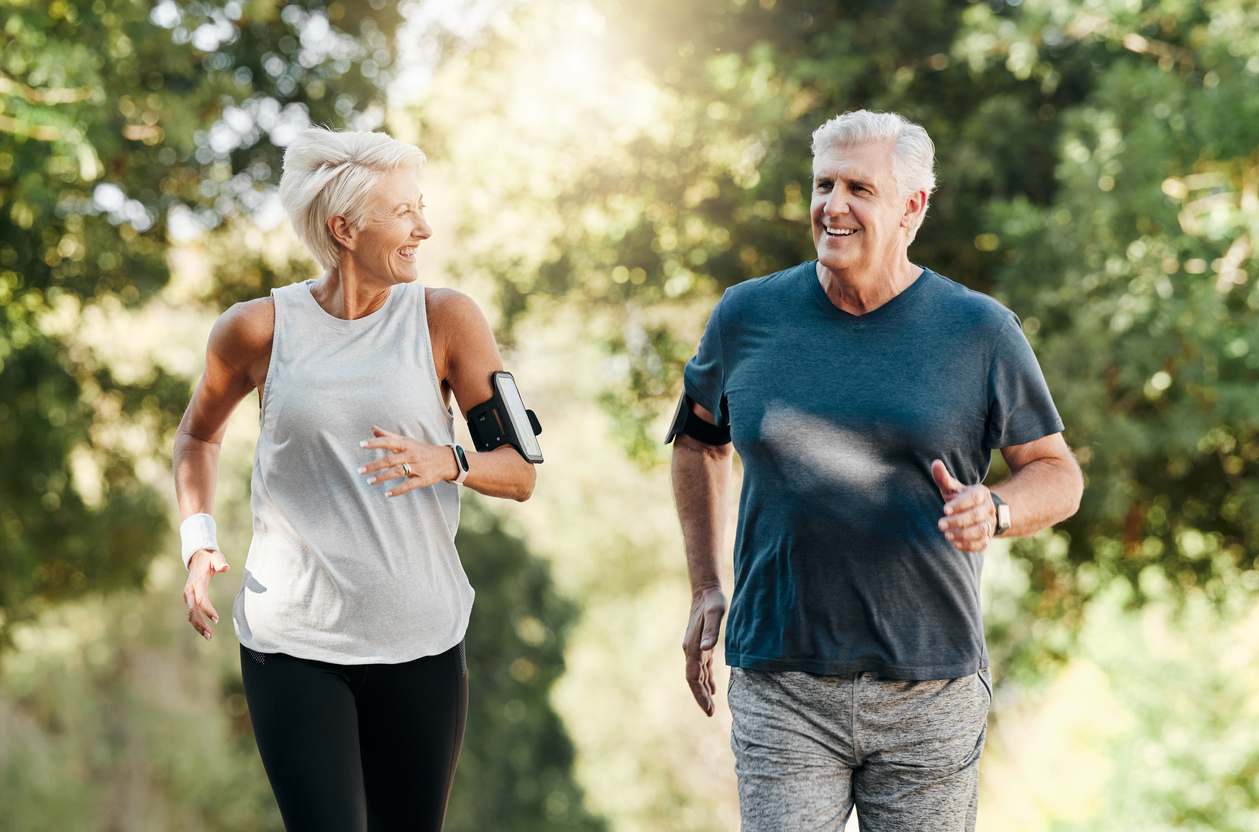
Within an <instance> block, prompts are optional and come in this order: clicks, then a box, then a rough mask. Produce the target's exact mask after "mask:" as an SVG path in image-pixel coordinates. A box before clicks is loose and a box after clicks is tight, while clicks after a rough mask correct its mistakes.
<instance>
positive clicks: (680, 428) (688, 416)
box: [664, 393, 730, 445]
mask: <svg viewBox="0 0 1259 832" xmlns="http://www.w3.org/2000/svg"><path fill="white" fill-rule="evenodd" d="M693 404H694V402H693V401H692V400H691V397H690V396H688V395H686V394H685V393H683V394H682V398H680V399H678V409H677V412H676V413H674V414H673V424H671V425H669V435H668V436H666V437H665V438H664V443H665V444H666V445H668V444H669V443H670V442H672V441H673V439H674V437H675V436H677V435H678V434H679V433H685V434H686V435H687V436H689V437H691V438H692V439H696V440H698V441H700V442H703V443H704V444H705V445H729V444H730V426H729V425H726V426H725V427H719V426H717V425H714V424H713V423H711V422H707V421H705V420H704V419H702V418H700V417H699V416H697V415H696V414H695V411H694V410H692V409H691V405H693Z"/></svg>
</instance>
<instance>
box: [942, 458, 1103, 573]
mask: <svg viewBox="0 0 1259 832" xmlns="http://www.w3.org/2000/svg"><path fill="white" fill-rule="evenodd" d="M1001 455H1002V456H1003V457H1005V461H1006V464H1007V465H1009V466H1010V476H1009V478H1008V479H1006V480H1005V481H1003V482H1001V483H1000V484H998V485H996V486H994V487H993V488H992V489H991V491H990V490H989V489H988V488H987V487H985V486H983V485H972V486H964V485H962V484H961V483H960V482H958V481H957V480H955V479H954V478H953V476H952V475H951V474H950V473H949V472H948V471H947V470H946V469H945V467H944V463H943V462H940V461H939V460H936V461H935V462H934V463H933V464H932V467H931V473H932V476H933V477H934V478H935V481H936V485H937V486H939V488H940V493H941V494H942V495H943V496H944V499H945V501H946V502H945V504H944V517H943V518H942V519H941V520H940V529H941V530H942V531H943V532H944V533H945V535H946V536H947V537H948V539H949V540H950V541H952V543H953V545H954V547H956V548H958V549H961V550H962V551H966V552H977V551H979V550H981V549H983V548H984V547H985V546H987V545H988V539H989V536H990V535H991V534H992V532H993V530H994V529H995V528H996V522H997V517H996V508H995V507H994V506H993V503H992V497H991V494H996V495H997V496H998V497H1000V498H1001V499H1002V500H1004V501H1005V502H1006V503H1007V504H1009V506H1010V528H1009V530H1008V531H1007V532H1006V533H1005V535H1003V536H1004V537H1030V536H1031V535H1034V534H1036V533H1037V532H1039V531H1041V530H1042V529H1047V528H1049V527H1050V526H1052V525H1053V524H1055V523H1060V522H1062V521H1063V520H1066V519H1067V518H1068V517H1070V516H1071V515H1073V514H1075V512H1076V510H1077V509H1079V507H1080V497H1081V495H1082V494H1083V493H1084V476H1083V475H1082V474H1081V473H1080V466H1079V465H1078V464H1076V461H1075V456H1074V455H1073V454H1072V453H1071V449H1070V448H1068V447H1067V443H1066V440H1064V439H1063V438H1062V434H1061V433H1053V434H1050V435H1049V436H1045V437H1042V438H1040V439H1036V440H1033V441H1031V442H1027V443H1024V444H1022V445H1010V446H1009V447H1006V448H1002V449H1001Z"/></svg>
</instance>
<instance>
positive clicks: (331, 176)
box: [280, 127, 425, 269]
mask: <svg viewBox="0 0 1259 832" xmlns="http://www.w3.org/2000/svg"><path fill="white" fill-rule="evenodd" d="M424 162H425V156H424V151H422V150H420V149H419V148H418V147H415V146H413V145H409V144H407V143H406V142H400V141H398V140H397V139H395V138H392V137H391V136H389V135H387V134H385V133H364V132H340V131H336V130H325V129H323V128H321V127H312V128H310V129H309V130H303V131H302V132H301V133H299V134H298V136H297V138H296V139H295V140H294V141H293V143H292V144H290V145H289V146H288V150H286V151H284V174H283V175H282V176H281V177H280V202H281V203H283V205H284V210H285V211H287V212H288V215H289V219H291V220H292V221H293V230H294V231H296V232H297V236H298V237H300V238H301V240H302V242H304V243H305V244H306V247H307V248H308V249H310V253H311V254H313V255H314V256H315V259H316V260H318V261H319V265H321V266H323V267H324V268H325V269H331V268H333V267H334V266H336V265H337V262H338V261H339V260H340V259H341V246H340V245H339V244H338V243H337V241H336V240H334V239H333V237H332V234H331V232H330V231H329V230H328V219H329V218H330V217H335V216H338V215H342V216H344V217H345V218H346V219H347V220H348V221H349V223H350V225H352V226H353V227H354V228H356V229H361V228H362V227H363V223H364V221H365V219H366V216H365V215H366V212H367V206H368V204H369V203H370V201H371V196H372V191H373V190H374V188H375V185H376V180H378V179H379V178H380V177H381V176H382V175H384V174H387V173H392V172H394V171H396V170H407V169H410V170H411V171H413V172H414V173H416V174H418V173H419V172H420V168H422V167H423V166H424Z"/></svg>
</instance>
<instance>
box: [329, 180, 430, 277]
mask: <svg viewBox="0 0 1259 832" xmlns="http://www.w3.org/2000/svg"><path fill="white" fill-rule="evenodd" d="M432 234H433V229H432V228H430V227H429V224H428V221H427V220H426V219H425V218H424V197H423V195H422V194H421V193H420V186H419V184H418V183H417V182H416V181H415V175H414V173H413V172H412V171H410V170H396V171H393V172H391V173H387V174H384V175H382V176H381V177H380V178H379V179H378V180H376V187H375V188H374V189H373V196H372V198H371V200H370V203H369V205H368V207H367V211H366V212H365V214H364V216H363V227H362V228H361V229H358V230H356V231H355V232H354V248H353V249H351V250H349V251H347V252H346V256H348V257H350V258H352V259H353V260H354V264H355V266H356V268H357V269H358V270H360V271H364V272H366V273H368V274H371V275H372V276H374V277H377V278H380V279H382V280H384V281H385V282H386V283H389V284H394V283H412V282H414V281H415V280H416V279H417V278H418V277H419V270H418V268H417V267H416V253H417V251H418V249H419V245H420V243H421V242H423V241H424V240H427V239H428V238H429V237H431V236H432Z"/></svg>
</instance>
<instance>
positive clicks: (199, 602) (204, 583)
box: [184, 549, 231, 641]
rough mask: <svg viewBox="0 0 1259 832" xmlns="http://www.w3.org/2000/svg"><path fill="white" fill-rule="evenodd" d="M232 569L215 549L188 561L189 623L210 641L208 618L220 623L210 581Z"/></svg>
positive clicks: (195, 555)
mask: <svg viewBox="0 0 1259 832" xmlns="http://www.w3.org/2000/svg"><path fill="white" fill-rule="evenodd" d="M229 569H231V567H230V566H228V565H227V560H226V559H225V558H224V557H223V553H222V552H216V551H214V550H213V549H201V550H199V551H198V552H197V553H196V554H194V555H193V556H192V558H191V559H189V561H188V582H187V583H185V584H184V606H186V607H187V608H188V623H189V624H191V625H192V628H193V629H194V630H196V631H197V632H198V633H200V634H201V635H203V636H204V637H205V640H206V641H209V640H210V635H211V632H210V625H209V624H207V623H206V620H205V619H206V616H209V617H210V620H211V621H213V622H214V623H215V624H218V623H219V614H218V613H217V612H215V610H214V605H213V604H211V603H210V579H211V578H213V577H214V576H215V575H217V574H219V573H220V572H226V571H227V570H229Z"/></svg>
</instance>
